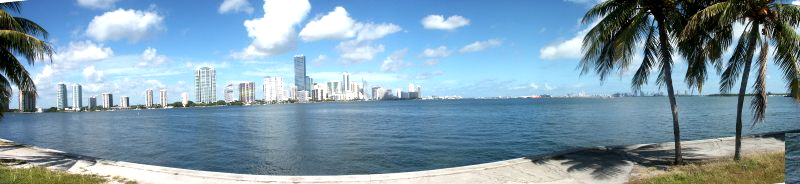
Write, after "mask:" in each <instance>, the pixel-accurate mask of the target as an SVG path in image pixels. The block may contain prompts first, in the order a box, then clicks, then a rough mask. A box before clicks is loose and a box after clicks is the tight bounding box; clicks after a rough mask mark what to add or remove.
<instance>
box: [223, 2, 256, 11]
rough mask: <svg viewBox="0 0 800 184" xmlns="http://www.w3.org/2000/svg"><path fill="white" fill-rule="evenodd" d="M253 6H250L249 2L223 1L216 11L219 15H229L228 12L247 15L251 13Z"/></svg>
mask: <svg viewBox="0 0 800 184" xmlns="http://www.w3.org/2000/svg"><path fill="white" fill-rule="evenodd" d="M253 10H254V9H253V6H251V5H250V2H248V1H247V0H224V1H222V4H220V5H219V10H217V11H218V12H219V13H220V14H225V13H230V12H245V13H247V14H251V13H253Z"/></svg>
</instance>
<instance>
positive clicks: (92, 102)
mask: <svg viewBox="0 0 800 184" xmlns="http://www.w3.org/2000/svg"><path fill="white" fill-rule="evenodd" d="M95 109H97V96H90V97H89V108H88V109H87V110H88V111H93V110H95Z"/></svg>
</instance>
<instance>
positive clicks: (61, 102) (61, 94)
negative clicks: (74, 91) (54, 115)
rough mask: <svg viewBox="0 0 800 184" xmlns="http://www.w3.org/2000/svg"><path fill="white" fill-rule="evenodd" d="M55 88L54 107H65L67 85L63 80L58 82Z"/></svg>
mask: <svg viewBox="0 0 800 184" xmlns="http://www.w3.org/2000/svg"><path fill="white" fill-rule="evenodd" d="M56 90H57V91H56V100H57V101H56V108H58V109H65V108H67V85H65V84H64V83H63V82H59V83H58V84H57V85H56Z"/></svg>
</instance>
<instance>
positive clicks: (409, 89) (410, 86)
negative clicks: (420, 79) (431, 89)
mask: <svg viewBox="0 0 800 184" xmlns="http://www.w3.org/2000/svg"><path fill="white" fill-rule="evenodd" d="M414 88H415V86H414V83H409V84H408V92H414V91H416V89H414Z"/></svg>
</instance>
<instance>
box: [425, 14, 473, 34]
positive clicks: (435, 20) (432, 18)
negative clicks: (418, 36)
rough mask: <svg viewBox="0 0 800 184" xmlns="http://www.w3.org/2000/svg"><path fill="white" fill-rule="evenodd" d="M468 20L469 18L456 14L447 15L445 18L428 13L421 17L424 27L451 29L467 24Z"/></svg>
mask: <svg viewBox="0 0 800 184" xmlns="http://www.w3.org/2000/svg"><path fill="white" fill-rule="evenodd" d="M469 22H470V20H469V19H467V18H464V17H462V16H458V15H453V16H450V17H447V19H445V18H444V16H441V15H428V16H427V17H425V18H423V19H422V26H424V27H425V29H439V30H447V31H453V30H456V29H457V28H459V27H463V26H466V25H469Z"/></svg>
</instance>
